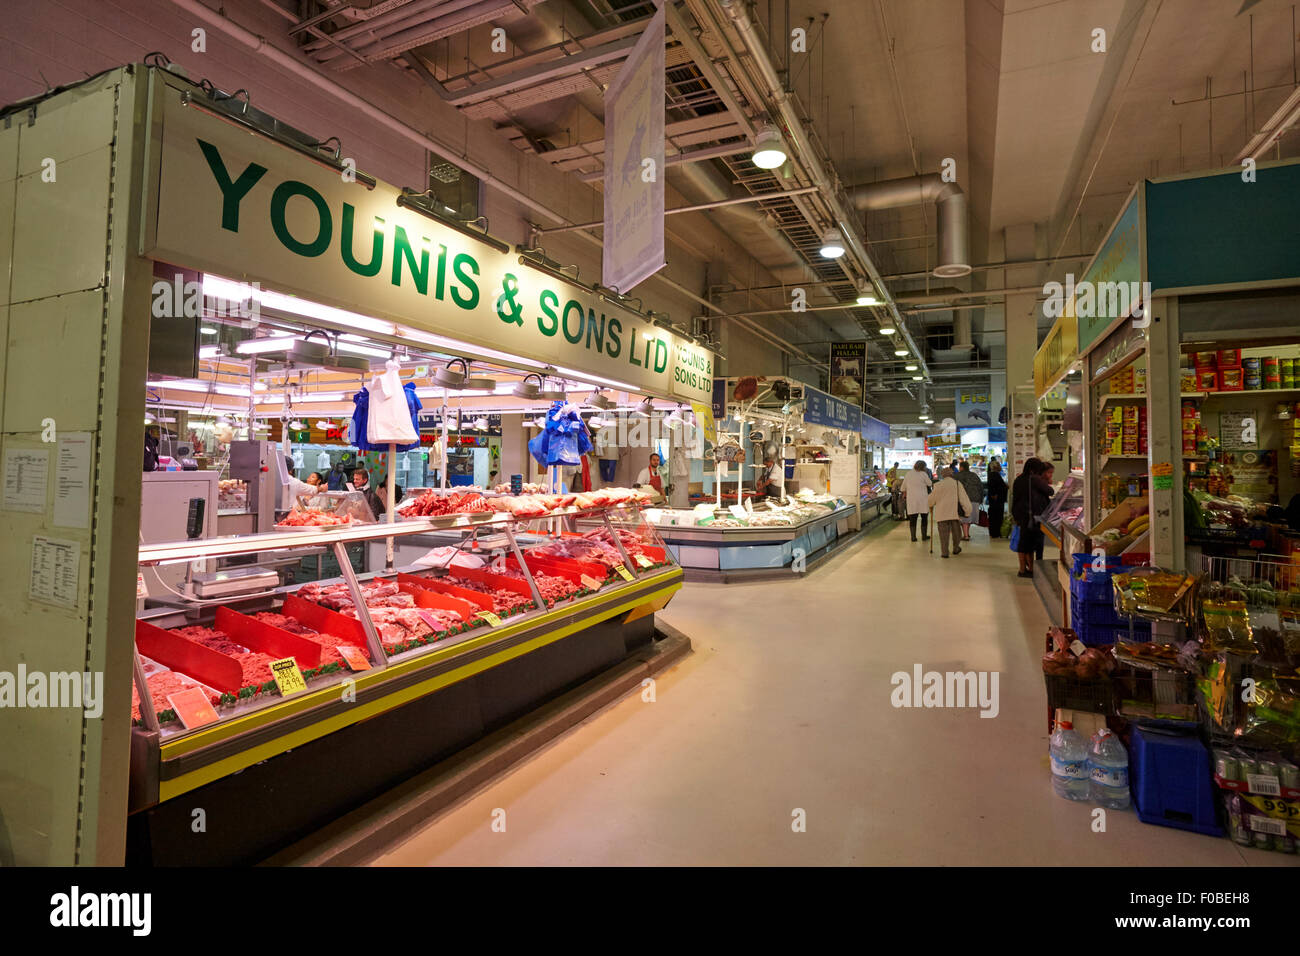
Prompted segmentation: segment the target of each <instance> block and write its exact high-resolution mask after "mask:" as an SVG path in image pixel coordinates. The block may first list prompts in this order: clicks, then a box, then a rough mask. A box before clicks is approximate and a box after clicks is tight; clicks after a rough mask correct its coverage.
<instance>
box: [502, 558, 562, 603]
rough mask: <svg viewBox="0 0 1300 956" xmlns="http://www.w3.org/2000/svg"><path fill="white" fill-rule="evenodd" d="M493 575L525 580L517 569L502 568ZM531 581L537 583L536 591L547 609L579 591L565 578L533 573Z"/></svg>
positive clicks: (521, 572)
mask: <svg viewBox="0 0 1300 956" xmlns="http://www.w3.org/2000/svg"><path fill="white" fill-rule="evenodd" d="M494 573H496V574H500V575H501V576H502V577H505V578H514V579H515V580H516V581H525V580H527V578H525V577H524V572H523V571H520V570H519V569H518V568H503V569H502V570H500V571H496V572H494ZM533 580H534V581H535V582H536V583H537V590H538V592H539V593H540V594H541V595H542V600H543V601H545V602H546V606H547V607H554V606H555V602H557V601H563V600H564V599H565V598H569V597H572V596H573V595H575V594H577V593H578V590H579V589H578V586H577V585H576V584H573V583H571V582H570V581H569V580H568V579H567V578H561V577H558V576H556V575H553V574H541V573H539V572H536V571H534V572H533Z"/></svg>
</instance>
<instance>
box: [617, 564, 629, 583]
mask: <svg viewBox="0 0 1300 956" xmlns="http://www.w3.org/2000/svg"><path fill="white" fill-rule="evenodd" d="M614 570H615V571H616V572H618V576H619V577H621V578H622V579H623V580H624V581H631V580H632V572H631V571H629V570H628V569H627V568H625V567H623V565H621V564H616V565H614Z"/></svg>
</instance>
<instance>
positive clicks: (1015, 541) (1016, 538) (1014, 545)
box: [1011, 524, 1020, 551]
mask: <svg viewBox="0 0 1300 956" xmlns="http://www.w3.org/2000/svg"><path fill="white" fill-rule="evenodd" d="M1011 550H1012V551H1019V550H1020V525H1018V524H1013V525H1012V526H1011Z"/></svg>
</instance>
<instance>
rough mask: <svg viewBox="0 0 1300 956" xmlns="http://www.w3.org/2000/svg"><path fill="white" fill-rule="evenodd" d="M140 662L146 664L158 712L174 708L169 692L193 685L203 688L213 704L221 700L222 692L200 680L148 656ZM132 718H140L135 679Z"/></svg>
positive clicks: (151, 693)
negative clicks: (201, 682)
mask: <svg viewBox="0 0 1300 956" xmlns="http://www.w3.org/2000/svg"><path fill="white" fill-rule="evenodd" d="M140 662H141V664H142V665H143V666H144V672H145V683H146V684H148V686H149V696H150V697H151V698H152V699H153V709H154V713H156V714H161V713H163V712H164V711H169V710H171V709H172V705H171V703H170V702H169V701H168V700H167V697H168V695H169V694H176V693H179V692H180V691H183V690H189V689H190V688H191V687H198V688H199V689H201V690H203V691H204V692H205V693H206V694H207V695H208V700H209V702H210V703H212V704H213V706H215V705H216V704H217V703H219V702H220V700H221V694H220V693H218V692H217V691H215V690H213V689H212V688H210V687H204V686H203V685H202V684H200V683H199V682H198V681H196V680H193V679H191V678H189V677H186V676H185V675H184V674H181V673H178V672H177V671H173V670H168V669H167V668H166V667H163V666H162V665H161V664H157V663H155V662H154V661H151V660H149V658H147V657H141V658H140ZM131 719H132V720H134V721H138V720H140V693H139V691H138V690H136V687H135V682H134V681H133V682H132V683H131Z"/></svg>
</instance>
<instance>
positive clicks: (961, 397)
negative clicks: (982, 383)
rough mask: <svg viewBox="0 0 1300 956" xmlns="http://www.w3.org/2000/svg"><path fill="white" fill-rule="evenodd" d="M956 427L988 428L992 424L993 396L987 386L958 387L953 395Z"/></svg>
mask: <svg viewBox="0 0 1300 956" xmlns="http://www.w3.org/2000/svg"><path fill="white" fill-rule="evenodd" d="M953 407H954V409H955V410H956V413H955V415H954V416H953V417H954V420H955V421H956V423H957V428H958V429H962V428H989V427H990V426H992V425H993V424H994V418H993V397H992V396H991V395H990V394H989V390H988V389H987V388H959V389H957V390H956V393H955V395H954V397H953Z"/></svg>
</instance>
